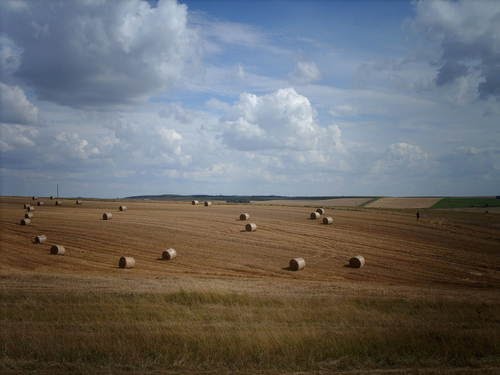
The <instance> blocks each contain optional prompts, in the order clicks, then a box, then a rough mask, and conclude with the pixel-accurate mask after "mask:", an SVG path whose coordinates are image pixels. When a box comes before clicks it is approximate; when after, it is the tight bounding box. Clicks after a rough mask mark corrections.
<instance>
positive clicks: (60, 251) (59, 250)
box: [50, 245, 66, 255]
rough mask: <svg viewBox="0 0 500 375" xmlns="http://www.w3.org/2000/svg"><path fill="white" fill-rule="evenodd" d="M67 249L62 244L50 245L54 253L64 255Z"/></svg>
mask: <svg viewBox="0 0 500 375" xmlns="http://www.w3.org/2000/svg"><path fill="white" fill-rule="evenodd" d="M65 252H66V249H65V248H64V246H62V245H52V246H51V247H50V253H51V254H52V255H64V253H65Z"/></svg>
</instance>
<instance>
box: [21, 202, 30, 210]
mask: <svg viewBox="0 0 500 375" xmlns="http://www.w3.org/2000/svg"><path fill="white" fill-rule="evenodd" d="M29 206H31V205H30V204H29V203H25V204H24V205H23V207H24V209H25V210H26V209H28V207H29Z"/></svg>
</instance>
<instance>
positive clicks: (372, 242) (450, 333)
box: [0, 197, 500, 374]
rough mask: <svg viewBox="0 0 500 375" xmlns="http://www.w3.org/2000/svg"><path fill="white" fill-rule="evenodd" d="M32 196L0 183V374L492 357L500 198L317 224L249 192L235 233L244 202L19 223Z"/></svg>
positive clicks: (498, 354) (102, 207)
mask: <svg viewBox="0 0 500 375" xmlns="http://www.w3.org/2000/svg"><path fill="white" fill-rule="evenodd" d="M26 200H27V198H26V197H23V198H16V197H3V198H0V220H1V249H2V262H1V263H0V294H1V309H0V319H1V320H2V329H1V330H0V341H1V342H2V346H1V359H0V371H1V372H2V373H7V372H30V371H32V372H37V373H51V374H52V373H57V372H60V373H67V372H76V373H96V372H106V373H116V372H130V373H142V372H162V373H168V372H171V373H176V374H177V373H186V372H191V373H193V372H194V373H203V374H207V373H228V374H229V373H248V374H254V373H265V374H282V373H300V374H303V373H314V374H323V373H324V374H330V373H345V374H347V373H348V374H357V373H373V374H384V373H387V374H399V373H415V372H416V371H417V370H418V373H419V374H420V373H421V374H468V373H477V374H483V373H487V374H488V373H490V374H494V373H498V371H500V321H499V320H498V311H499V308H500V293H499V291H500V272H499V271H500V269H499V267H498V265H499V264H500V253H499V251H498V249H499V248H500V215H498V214H488V215H485V214H483V213H476V212H456V211H443V210H439V211H438V212H435V211H433V210H425V211H424V212H422V216H421V218H420V220H419V221H418V222H417V221H416V219H415V215H414V210H407V211H405V210H397V211H391V210H385V209H384V210H377V209H375V208H370V209H364V208H358V209H356V210H352V209H336V210H334V211H333V212H332V213H328V214H329V215H330V214H331V216H332V217H333V218H334V222H333V224H332V225H322V224H321V222H320V220H309V214H310V208H308V207H298V206H281V205H280V206H268V205H260V204H249V205H245V206H244V210H245V212H248V213H249V214H250V215H251V218H252V221H254V222H255V223H256V224H257V225H258V230H257V231H255V232H246V231H245V229H244V227H243V226H242V223H241V221H240V220H239V215H240V213H241V212H242V207H241V205H238V204H234V205H232V204H223V205H222V204H220V205H219V204H214V205H213V206H212V207H211V208H210V210H207V209H205V208H204V207H202V206H198V205H192V204H191V202H190V201H189V202H165V201H161V202H159V201H147V202H144V201H132V200H128V201H126V205H127V207H128V211H127V212H126V213H125V212H120V211H119V210H118V207H119V205H120V204H122V203H124V201H121V203H118V202H116V201H111V200H109V201H106V200H85V205H82V206H78V207H77V206H76V205H74V204H73V205H70V204H63V205H62V206H58V207H56V206H53V205H46V206H42V207H37V214H36V217H35V218H34V219H33V221H32V223H31V225H29V226H21V225H19V217H20V215H22V214H23V212H24V211H23V203H24V202H25V201H26ZM63 202H64V200H63ZM313 206H320V204H319V203H316V202H314V203H313ZM321 206H323V204H321ZM325 206H327V205H325ZM102 212H112V214H113V219H112V220H109V221H106V220H101V214H102ZM327 212H328V211H327ZM39 233H44V234H45V235H46V236H47V238H48V239H49V241H47V243H44V244H35V243H34V242H33V238H34V237H35V236H36V235H37V234H39ZM52 244H60V245H62V246H64V248H65V250H66V252H65V255H64V256H60V257H59V256H58V257H55V256H51V255H50V252H49V249H50V246H51V245H52ZM166 248H174V249H176V251H177V253H178V256H177V257H176V258H175V259H173V260H172V261H169V262H165V261H163V260H162V258H161V253H162V251H163V250H164V249H166ZM356 255H361V256H363V257H364V259H365V260H366V264H365V265H364V267H362V268H351V267H349V259H350V258H352V257H353V256H356ZM122 256H127V257H133V258H134V260H135V267H134V268H124V269H122V268H119V267H118V260H119V259H120V257H122ZM293 258H303V259H304V260H305V262H306V264H307V267H305V268H304V269H303V270H301V271H300V272H293V271H290V269H289V267H288V266H289V261H290V259H293Z"/></svg>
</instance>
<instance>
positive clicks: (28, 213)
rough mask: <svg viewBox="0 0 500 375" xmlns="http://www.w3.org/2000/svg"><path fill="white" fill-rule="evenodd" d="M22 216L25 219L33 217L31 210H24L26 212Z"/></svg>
mask: <svg viewBox="0 0 500 375" xmlns="http://www.w3.org/2000/svg"><path fill="white" fill-rule="evenodd" d="M24 217H25V218H26V219H31V218H32V217H33V213H32V212H26V213H25V214H24Z"/></svg>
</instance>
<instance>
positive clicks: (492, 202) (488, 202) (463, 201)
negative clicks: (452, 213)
mask: <svg viewBox="0 0 500 375" xmlns="http://www.w3.org/2000/svg"><path fill="white" fill-rule="evenodd" d="M470 207H500V199H495V198H443V199H441V200H440V201H439V202H437V203H436V204H434V205H433V206H432V207H431V208H470Z"/></svg>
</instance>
